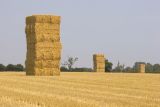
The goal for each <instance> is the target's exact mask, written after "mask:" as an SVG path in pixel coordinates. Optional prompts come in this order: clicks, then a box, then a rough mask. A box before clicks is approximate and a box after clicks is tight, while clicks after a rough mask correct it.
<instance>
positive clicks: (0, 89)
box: [0, 72, 160, 107]
mask: <svg viewBox="0 0 160 107" xmlns="http://www.w3.org/2000/svg"><path fill="white" fill-rule="evenodd" d="M159 106H160V75H159V74H138V73H137V74H136V73H135V74H134V73H131V74H130V73H128V74H120V73H113V74H111V73H89V72H88V73H74V72H73V73H61V76H55V77H51V76H50V77H32V76H25V73H14V72H13V73H11V72H8V73H0V107H159Z"/></svg>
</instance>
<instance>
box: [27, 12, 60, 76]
mask: <svg viewBox="0 0 160 107" xmlns="http://www.w3.org/2000/svg"><path fill="white" fill-rule="evenodd" d="M25 31H26V38H27V55H26V62H25V65H26V75H37V76H53V75H60V60H61V49H62V45H61V42H60V16H52V15H32V16H28V17H26V29H25Z"/></svg>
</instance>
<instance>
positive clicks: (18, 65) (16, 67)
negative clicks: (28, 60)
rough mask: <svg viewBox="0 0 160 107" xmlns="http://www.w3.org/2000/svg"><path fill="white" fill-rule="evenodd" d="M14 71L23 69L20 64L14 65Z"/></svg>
mask: <svg viewBox="0 0 160 107" xmlns="http://www.w3.org/2000/svg"><path fill="white" fill-rule="evenodd" d="M15 70H16V71H24V67H23V65H21V64H17V65H15Z"/></svg>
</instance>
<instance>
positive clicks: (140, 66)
mask: <svg viewBox="0 0 160 107" xmlns="http://www.w3.org/2000/svg"><path fill="white" fill-rule="evenodd" d="M138 72H140V73H145V64H139V65H138Z"/></svg>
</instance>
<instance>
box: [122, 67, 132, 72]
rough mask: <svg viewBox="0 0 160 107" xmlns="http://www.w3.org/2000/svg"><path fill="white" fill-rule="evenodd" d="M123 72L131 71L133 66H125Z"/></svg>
mask: <svg viewBox="0 0 160 107" xmlns="http://www.w3.org/2000/svg"><path fill="white" fill-rule="evenodd" d="M124 72H133V68H132V67H126V68H125V69H124Z"/></svg>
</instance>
